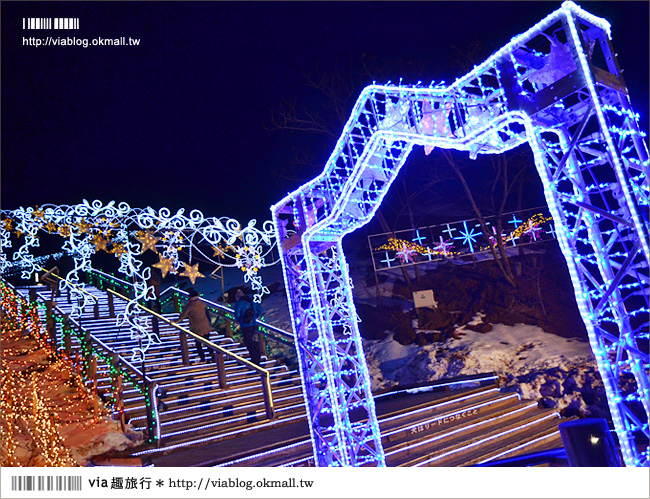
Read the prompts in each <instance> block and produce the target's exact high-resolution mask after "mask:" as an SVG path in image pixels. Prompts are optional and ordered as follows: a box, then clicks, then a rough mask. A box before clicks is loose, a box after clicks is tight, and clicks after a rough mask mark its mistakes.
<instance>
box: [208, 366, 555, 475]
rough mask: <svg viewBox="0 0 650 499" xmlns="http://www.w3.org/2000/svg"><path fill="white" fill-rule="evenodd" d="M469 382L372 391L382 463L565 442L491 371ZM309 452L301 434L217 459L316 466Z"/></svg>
mask: <svg viewBox="0 0 650 499" xmlns="http://www.w3.org/2000/svg"><path fill="white" fill-rule="evenodd" d="M486 382H487V384H486ZM472 383H474V384H481V385H483V386H480V387H475V388H460V389H458V388H457V389H454V390H450V391H447V392H443V393H439V392H438V393H436V388H438V387H440V386H444V384H445V383H444V382H441V383H435V384H433V385H431V386H429V387H428V390H429V391H424V392H420V393H416V394H409V393H397V394H393V393H390V392H389V393H387V394H383V395H380V396H376V397H375V408H376V410H377V416H378V420H379V426H380V429H381V435H382V445H383V448H384V453H385V457H386V465H387V466H392V467H408V466H471V465H477V464H482V463H485V462H489V461H492V460H496V459H502V458H506V457H513V456H517V455H523V454H528V453H531V452H538V451H543V450H550V449H555V448H558V447H562V442H561V438H560V434H559V430H558V428H557V426H558V424H559V423H560V415H559V413H557V412H556V411H553V410H540V409H538V407H537V403H536V402H532V401H521V400H520V398H519V396H518V395H517V394H515V393H512V394H505V393H501V392H500V390H499V388H498V386H497V382H496V378H495V377H494V376H492V377H490V376H483V377H480V376H477V377H475V379H474V380H473V381H471V380H468V381H467V382H466V383H465V386H467V385H471V384H472ZM312 452H313V451H312V447H311V441H310V440H309V438H306V437H305V438H302V439H294V440H293V441H290V442H287V443H286V444H285V445H281V446H277V447H276V448H275V449H263V450H262V451H261V452H253V453H249V454H244V453H242V454H241V455H240V456H236V457H235V458H234V459H229V460H227V461H223V462H219V463H214V464H215V465H216V466H314V459H313V455H312Z"/></svg>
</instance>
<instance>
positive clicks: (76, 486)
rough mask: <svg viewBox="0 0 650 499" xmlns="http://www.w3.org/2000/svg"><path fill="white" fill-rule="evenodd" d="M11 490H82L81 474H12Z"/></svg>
mask: <svg viewBox="0 0 650 499" xmlns="http://www.w3.org/2000/svg"><path fill="white" fill-rule="evenodd" d="M11 490H26V491H30V490H81V476H43V475H40V476H22V475H21V476H12V477H11Z"/></svg>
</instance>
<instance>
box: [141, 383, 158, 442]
mask: <svg viewBox="0 0 650 499" xmlns="http://www.w3.org/2000/svg"><path fill="white" fill-rule="evenodd" d="M143 381H144V387H145V390H146V392H147V396H146V399H147V400H145V406H146V410H147V437H148V438H149V442H155V441H156V440H157V435H156V425H157V422H156V415H155V412H154V411H155V410H156V389H157V386H156V383H153V382H152V381H151V380H149V378H147V377H144V379H143ZM156 443H157V444H158V445H160V441H158V442H156Z"/></svg>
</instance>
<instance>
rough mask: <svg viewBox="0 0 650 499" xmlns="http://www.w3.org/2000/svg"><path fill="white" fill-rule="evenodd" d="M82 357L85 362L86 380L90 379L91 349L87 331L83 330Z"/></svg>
mask: <svg viewBox="0 0 650 499" xmlns="http://www.w3.org/2000/svg"><path fill="white" fill-rule="evenodd" d="M83 357H84V363H85V364H86V366H85V367H86V369H85V371H86V372H85V374H86V380H89V379H92V378H91V375H92V359H93V349H92V344H91V340H90V332H89V331H85V334H84V341H83Z"/></svg>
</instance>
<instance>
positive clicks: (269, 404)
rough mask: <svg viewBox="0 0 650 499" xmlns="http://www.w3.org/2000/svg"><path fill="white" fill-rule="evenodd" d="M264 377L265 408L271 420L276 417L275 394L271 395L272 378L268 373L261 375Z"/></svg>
mask: <svg viewBox="0 0 650 499" xmlns="http://www.w3.org/2000/svg"><path fill="white" fill-rule="evenodd" d="M260 377H261V379H262V392H263V393H264V409H265V410H266V417H267V418H269V419H270V420H273V419H275V410H274V409H273V396H272V395H271V380H270V376H269V374H268V373H266V374H262V376H260Z"/></svg>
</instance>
